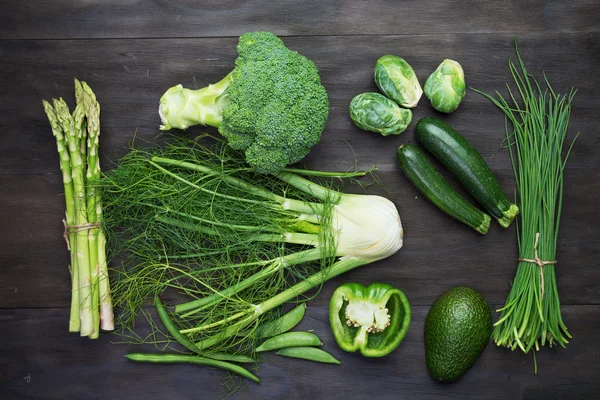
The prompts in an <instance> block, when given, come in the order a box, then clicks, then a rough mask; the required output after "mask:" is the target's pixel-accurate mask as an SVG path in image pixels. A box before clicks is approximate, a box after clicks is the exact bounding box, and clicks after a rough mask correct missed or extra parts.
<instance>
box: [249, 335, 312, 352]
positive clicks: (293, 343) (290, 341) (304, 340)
mask: <svg viewBox="0 0 600 400" xmlns="http://www.w3.org/2000/svg"><path fill="white" fill-rule="evenodd" d="M322 345H323V343H321V340H320V339H319V338H318V337H317V335H315V334H314V333H310V332H287V333H282V334H281V335H277V336H274V337H272V338H270V339H268V340H266V341H265V342H264V343H263V344H261V345H260V346H258V347H257V348H256V352H261V351H270V350H278V349H283V348H286V347H307V346H322Z"/></svg>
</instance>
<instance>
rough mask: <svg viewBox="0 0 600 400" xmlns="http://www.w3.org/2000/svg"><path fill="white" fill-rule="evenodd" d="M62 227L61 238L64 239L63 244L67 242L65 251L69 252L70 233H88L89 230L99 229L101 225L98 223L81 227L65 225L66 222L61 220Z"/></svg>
mask: <svg viewBox="0 0 600 400" xmlns="http://www.w3.org/2000/svg"><path fill="white" fill-rule="evenodd" d="M62 221H63V226H64V227H65V230H64V232H63V237H64V238H65V242H67V250H69V251H71V243H70V242H69V235H70V234H71V233H77V232H82V231H89V230H90V229H94V228H100V227H101V226H102V224H101V223H100V222H95V223H93V224H90V223H88V224H81V225H67V220H66V219H63V220H62Z"/></svg>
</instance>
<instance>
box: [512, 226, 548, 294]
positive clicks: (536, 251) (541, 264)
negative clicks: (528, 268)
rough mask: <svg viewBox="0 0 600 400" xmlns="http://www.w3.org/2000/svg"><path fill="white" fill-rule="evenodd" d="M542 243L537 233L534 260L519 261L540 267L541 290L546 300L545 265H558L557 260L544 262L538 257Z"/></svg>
mask: <svg viewBox="0 0 600 400" xmlns="http://www.w3.org/2000/svg"><path fill="white" fill-rule="evenodd" d="M539 241H540V233H539V232H537V233H536V234H535V243H534V245H533V258H519V259H518V260H519V261H523V262H528V263H532V264H537V265H538V266H539V267H540V279H541V283H540V286H541V289H542V299H543V298H544V265H549V264H556V260H552V261H542V260H541V259H540V258H539V257H538V242H539Z"/></svg>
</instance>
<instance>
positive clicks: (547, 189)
mask: <svg viewBox="0 0 600 400" xmlns="http://www.w3.org/2000/svg"><path fill="white" fill-rule="evenodd" d="M515 51H516V53H517V59H518V64H517V65H515V63H513V62H512V61H510V62H509V67H510V71H511V73H512V76H513V79H514V81H515V85H516V87H517V91H518V95H519V96H520V98H521V99H520V101H519V102H518V103H517V100H516V99H517V95H516V93H514V92H513V91H512V89H510V87H509V96H510V99H511V100H512V103H514V104H509V103H508V102H507V100H505V99H504V98H503V97H501V96H499V98H497V99H496V98H493V97H491V96H489V95H486V94H484V93H482V92H480V91H477V90H476V92H478V93H480V94H483V95H484V96H486V97H487V98H488V99H490V100H491V101H492V102H493V103H494V104H495V105H496V106H498V107H499V108H500V109H501V110H502V111H503V112H504V114H505V116H506V119H507V120H508V121H510V122H511V123H512V125H513V128H512V129H510V128H509V126H508V123H506V137H507V140H508V141H509V143H512V145H511V146H510V150H511V152H510V155H511V161H512V164H513V169H514V173H515V179H516V181H517V189H518V194H519V203H520V204H519V205H520V208H521V218H520V219H521V221H520V224H519V229H518V230H517V239H518V244H519V265H518V269H517V275H516V277H515V279H514V281H513V283H512V287H511V290H510V293H509V295H508V298H507V299H506V304H505V306H504V307H502V308H501V309H499V310H498V311H499V312H501V314H500V319H499V320H498V321H497V322H496V323H495V326H496V328H495V329H494V335H493V337H494V341H495V342H496V344H497V345H498V346H506V347H509V348H510V349H512V350H514V349H516V348H517V347H519V348H520V349H521V350H522V351H523V352H525V353H527V352H529V351H530V350H531V349H534V350H539V346H540V345H541V346H544V345H546V344H548V345H549V346H553V345H556V344H558V345H560V346H562V347H565V346H566V344H567V343H568V342H569V341H568V339H569V338H571V335H570V333H569V331H568V330H567V327H566V325H565V324H564V322H563V320H562V316H561V312H560V299H559V297H558V289H557V285H556V277H555V272H554V265H553V264H554V263H555V262H556V242H557V239H558V227H559V222H560V215H561V210H562V197H563V188H564V181H563V173H564V170H565V166H566V163H567V159H568V157H569V154H570V152H571V148H572V146H573V144H574V142H575V140H573V142H571V144H570V145H568V144H566V143H565V139H566V136H567V128H568V126H569V118H570V114H571V102H572V100H573V97H574V96H575V90H574V89H573V88H571V89H570V91H569V92H568V94H566V95H562V96H561V95H560V94H557V93H556V92H555V91H554V90H553V89H552V86H551V85H550V83H549V82H548V79H547V78H546V76H545V75H544V81H545V83H546V89H545V90H543V91H542V88H541V87H540V85H539V83H538V81H537V80H536V79H535V78H534V77H533V76H531V75H529V73H528V72H527V69H526V67H525V64H524V63H523V60H522V59H521V56H520V54H519V49H518V46H517V42H516V41H515ZM507 86H508V85H507ZM563 154H564V155H563Z"/></svg>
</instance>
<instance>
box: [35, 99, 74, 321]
mask: <svg viewBox="0 0 600 400" xmlns="http://www.w3.org/2000/svg"><path fill="white" fill-rule="evenodd" d="M43 104H44V110H45V111H46V115H47V116H48V121H50V126H51V127H52V134H53V135H54V137H55V138H56V148H57V150H58V155H59V157H60V170H61V172H62V177H63V184H64V188H65V224H66V226H72V225H74V223H75V197H74V195H73V178H72V177H71V173H72V172H71V157H70V156H69V149H68V147H67V143H66V139H65V136H64V133H63V130H62V126H61V124H60V122H59V120H58V117H57V116H56V112H55V110H54V108H53V107H52V105H51V104H50V103H48V102H47V101H46V100H43ZM68 244H69V250H70V253H71V254H70V256H71V265H70V266H69V270H70V271H71V311H70V316H69V332H79V330H80V323H79V282H78V279H79V274H78V272H79V268H78V265H77V247H76V241H75V233H70V234H69V236H68Z"/></svg>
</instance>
